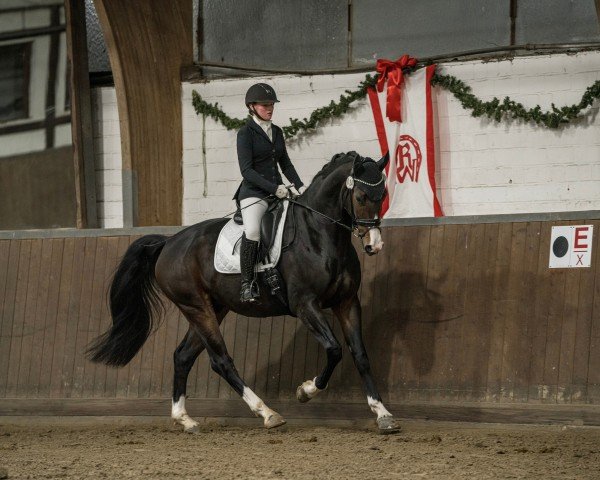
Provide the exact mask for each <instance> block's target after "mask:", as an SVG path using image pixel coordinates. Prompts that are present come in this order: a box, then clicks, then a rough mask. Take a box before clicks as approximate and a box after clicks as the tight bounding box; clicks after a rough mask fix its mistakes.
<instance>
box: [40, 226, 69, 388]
mask: <svg viewBox="0 0 600 480" xmlns="http://www.w3.org/2000/svg"><path fill="white" fill-rule="evenodd" d="M45 243H47V244H49V245H50V246H51V251H52V257H51V260H50V269H49V273H48V280H49V290H48V301H47V303H46V311H45V316H46V330H45V334H44V343H43V346H42V352H41V355H40V359H41V366H42V368H41V369H40V381H39V388H38V395H39V396H40V397H42V398H44V397H49V396H50V385H51V381H52V365H53V362H54V355H55V353H56V351H57V348H56V343H57V330H58V326H59V321H58V305H59V298H60V279H61V273H62V272H61V264H62V260H63V250H64V243H65V241H64V239H62V238H53V239H51V240H49V241H47V242H45Z"/></svg>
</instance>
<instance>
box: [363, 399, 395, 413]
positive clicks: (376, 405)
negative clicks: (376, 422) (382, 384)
mask: <svg viewBox="0 0 600 480" xmlns="http://www.w3.org/2000/svg"><path fill="white" fill-rule="evenodd" d="M367 402H368V403H369V407H371V411H372V412H373V413H375V414H376V415H377V418H381V417H391V416H392V414H391V413H390V412H388V411H387V408H385V407H384V406H383V403H381V402H380V401H379V400H375V399H374V398H372V397H367Z"/></svg>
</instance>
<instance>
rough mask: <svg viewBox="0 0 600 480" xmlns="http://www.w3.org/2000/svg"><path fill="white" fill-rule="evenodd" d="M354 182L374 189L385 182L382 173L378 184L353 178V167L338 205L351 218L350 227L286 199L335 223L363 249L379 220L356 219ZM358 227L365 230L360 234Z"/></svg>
mask: <svg viewBox="0 0 600 480" xmlns="http://www.w3.org/2000/svg"><path fill="white" fill-rule="evenodd" d="M356 182H359V183H362V184H364V185H367V186H369V187H376V186H378V185H381V183H384V182H385V175H384V174H383V173H382V174H381V179H380V180H379V181H378V182H375V183H369V182H366V181H364V180H361V179H360V178H355V177H354V167H353V168H352V171H351V172H350V175H349V176H348V178H347V179H346V189H345V191H344V193H342V195H340V203H341V204H342V209H343V210H344V211H345V212H346V213H348V215H349V216H350V218H351V223H350V225H346V224H345V223H344V222H342V221H341V219H337V220H336V219H335V218H332V217H330V216H329V215H325V214H324V213H322V212H319V211H318V210H315V209H314V208H312V207H309V206H308V205H305V204H303V203H300V202H298V201H297V200H296V199H294V198H288V201H289V202H290V203H293V204H294V205H298V206H300V207H302V208H305V209H307V210H309V211H311V212H313V213H316V214H317V215H321V216H322V217H324V218H326V219H327V220H329V221H330V222H332V223H335V224H337V225H339V226H340V227H342V228H344V229H346V230H348V231H349V232H350V233H351V234H352V235H353V236H355V237H356V238H360V240H361V242H362V243H363V247H364V238H365V237H366V236H367V234H368V233H369V231H371V230H372V229H374V228H377V229H379V228H380V226H381V218H358V217H357V216H356V213H355V211H354V202H353V200H352V196H353V195H352V194H353V193H354V187H355V183H356ZM348 194H349V195H350V210H348V206H347V205H346V204H347V201H346V196H347V195H348ZM359 227H365V228H366V229H367V230H366V231H365V232H364V233H360V230H359Z"/></svg>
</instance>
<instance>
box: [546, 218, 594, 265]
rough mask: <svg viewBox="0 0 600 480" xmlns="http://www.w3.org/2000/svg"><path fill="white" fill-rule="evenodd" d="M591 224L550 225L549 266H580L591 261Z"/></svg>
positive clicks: (592, 227) (592, 230) (592, 229)
mask: <svg viewBox="0 0 600 480" xmlns="http://www.w3.org/2000/svg"><path fill="white" fill-rule="evenodd" d="M593 233H594V226H593V225H573V226H569V227H552V234H551V237H550V262H549V267H550V268H581V267H589V266H590V265H591V263H592V235H593Z"/></svg>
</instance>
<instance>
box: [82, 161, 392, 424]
mask: <svg viewBox="0 0 600 480" xmlns="http://www.w3.org/2000/svg"><path fill="white" fill-rule="evenodd" d="M388 161H389V156H388V155H386V156H384V157H382V158H381V159H380V160H378V161H375V160H372V159H370V158H364V157H361V156H360V155H358V154H357V153H356V152H348V153H345V154H337V155H335V156H334V157H333V158H332V159H331V161H329V162H328V163H326V164H325V165H324V166H323V168H322V169H321V171H320V172H318V173H317V174H316V175H315V177H314V179H313V181H312V182H311V184H310V185H309V187H308V188H307V190H306V191H305V192H304V193H303V195H301V196H299V197H296V199H295V200H290V202H291V203H290V206H289V208H290V209H291V210H290V211H288V215H287V219H286V223H285V226H284V230H283V245H285V246H286V247H285V248H284V249H283V251H282V253H281V256H280V259H279V262H278V264H277V270H278V271H279V273H280V276H281V278H282V279H283V281H284V284H285V291H286V299H287V301H281V300H280V299H278V298H277V297H275V296H270V295H269V294H268V292H266V291H267V288H266V286H265V285H264V284H263V285H262V286H261V292H262V295H261V297H260V298H259V299H258V300H259V301H258V302H254V303H247V302H246V303H242V302H241V300H240V295H239V292H240V276H239V275H236V274H222V273H219V272H217V271H216V270H215V268H214V264H213V258H214V254H215V244H216V242H217V238H218V236H219V232H220V231H221V229H222V227H223V226H224V225H225V223H226V222H227V221H228V219H227V218H225V219H223V218H220V219H210V220H206V221H203V222H201V223H198V224H195V225H192V226H190V227H187V228H185V229H183V230H182V231H180V232H178V233H177V234H175V235H173V236H171V237H166V236H163V235H146V236H143V237H141V238H139V239H137V240H136V241H134V242H133V243H132V244H131V245H130V247H129V248H128V249H127V251H126V252H125V254H124V256H123V258H122V259H121V261H120V264H119V265H118V267H117V269H116V271H115V274H114V277H113V279H112V282H111V285H110V291H109V302H110V312H111V316H112V322H113V323H112V326H111V327H110V328H109V329H108V330H107V331H106V332H105V333H104V334H102V335H100V336H99V337H98V338H97V339H96V340H95V341H94V342H93V343H92V344H91V346H90V348H89V349H88V357H89V358H90V359H91V360H92V361H95V362H101V363H104V364H107V365H109V366H123V365H126V364H127V363H128V362H129V361H130V360H131V359H132V358H133V357H134V356H135V354H136V353H137V352H138V351H139V350H140V349H141V347H142V345H143V344H144V342H145V341H146V339H147V338H148V337H149V335H150V334H151V333H152V331H153V325H155V323H156V321H157V318H158V316H159V315H160V313H161V311H162V310H163V309H164V304H163V303H162V302H163V300H162V299H161V295H160V293H162V294H163V295H164V296H166V298H168V299H169V300H170V301H171V302H173V303H174V304H175V305H176V306H177V307H178V308H179V310H180V311H181V312H182V313H183V315H184V316H185V318H186V319H187V320H188V322H189V328H188V331H187V333H186V334H185V337H184V338H183V340H182V341H181V343H180V344H179V346H178V347H177V348H176V350H175V352H174V355H173V359H174V379H173V397H172V404H171V407H172V408H171V417H172V419H173V420H174V422H175V423H176V424H179V425H181V426H183V431H184V432H190V433H197V432H198V431H199V427H198V423H197V422H196V421H195V420H193V419H192V418H191V417H190V416H189V415H188V413H187V411H186V408H185V398H186V387H187V378H188V374H189V372H190V370H191V368H192V366H193V364H194V362H195V360H196V358H197V357H198V355H199V354H200V353H201V352H202V351H203V350H204V349H206V350H207V352H208V355H209V358H210V365H211V368H212V369H213V370H214V371H215V372H216V373H217V374H219V375H220V376H221V377H223V378H224V379H225V380H226V381H227V382H228V383H229V385H230V386H231V388H233V390H235V392H237V394H238V395H240V396H241V397H242V399H243V400H244V401H245V402H246V403H247V405H248V406H249V407H250V410H251V411H252V412H253V413H254V414H255V415H256V416H260V417H262V418H263V422H264V426H265V427H266V428H274V427H277V426H280V425H283V424H284V423H285V420H284V418H283V417H282V416H281V415H280V414H279V413H277V412H275V411H274V410H272V409H270V408H269V407H268V406H267V405H266V404H265V403H264V402H263V401H262V400H261V399H260V398H259V397H258V395H256V393H254V392H253V391H252V390H251V389H250V388H249V387H248V386H247V385H246V384H245V383H244V381H243V380H242V379H241V378H240V375H239V374H238V372H237V370H236V367H235V365H234V363H233V360H232V358H231V356H230V355H229V353H228V351H227V347H226V345H225V342H224V340H223V337H222V335H221V332H220V329H219V327H220V324H221V322H222V321H223V319H224V317H225V315H226V314H227V312H229V311H230V310H231V311H233V312H236V313H238V314H241V315H246V316H249V317H267V316H277V315H291V316H295V317H298V318H300V319H301V321H302V322H303V323H304V325H305V326H306V327H307V328H308V330H309V331H310V332H311V333H312V334H313V335H314V336H315V338H316V339H317V341H318V342H319V343H320V345H321V346H322V347H323V348H324V349H325V352H326V356H327V362H326V365H325V368H324V369H323V371H322V372H321V373H320V374H319V375H317V376H316V377H314V378H313V379H309V380H306V381H305V382H303V383H302V384H301V385H300V386H299V387H298V389H297V391H296V397H297V399H298V400H299V401H300V402H307V401H309V400H310V399H312V398H314V397H315V396H316V395H317V394H318V393H319V392H321V391H323V390H324V389H325V388H326V387H327V385H328V382H329V379H330V377H331V375H332V373H333V371H334V368H335V367H336V365H337V364H338V363H339V362H340V360H341V358H342V348H341V346H340V343H339V342H338V340H337V339H336V337H335V335H334V333H333V331H332V328H331V326H330V325H329V323H328V320H327V316H326V313H325V310H326V309H329V308H330V309H332V310H333V312H334V314H335V316H336V317H337V320H338V321H339V323H340V326H341V330H342V332H343V335H344V338H345V341H346V343H347V345H348V347H349V349H350V352H351V354H352V356H353V360H354V363H355V366H356V368H357V369H358V372H359V373H360V376H361V380H362V383H363V387H364V390H365V392H366V396H367V404H368V406H369V407H370V408H371V411H372V412H373V413H375V414H376V415H377V418H376V423H377V427H378V429H379V432H381V433H394V432H397V431H399V429H400V426H399V424H398V422H397V421H396V419H395V418H394V417H393V416H392V414H391V413H390V412H389V411H388V410H387V409H386V407H385V406H384V404H383V402H382V400H381V397H380V395H379V393H378V391H377V388H376V385H375V381H374V379H373V375H372V373H371V367H370V364H369V359H368V356H367V352H366V350H365V346H364V343H363V339H362V333H361V305H360V301H359V298H358V295H357V292H358V288H359V285H360V280H361V267H360V262H359V259H358V255H357V253H356V250H355V248H354V246H353V244H352V234H354V235H355V236H358V237H360V238H361V239H362V247H363V249H364V251H365V252H366V253H367V254H368V255H374V254H376V253H378V252H379V251H380V250H381V249H382V248H383V242H382V239H381V230H380V228H379V226H380V218H379V212H380V208H381V204H382V202H383V199H384V197H385V195H386V191H385V175H384V174H383V170H384V168H385V165H386V164H387V162H388ZM357 187H358V188H357ZM374 189H379V190H378V191H379V192H380V193H381V194H380V195H379V196H378V197H379V198H371V197H373V196H374V195H372V194H371V193H372V192H373V191H374ZM263 283H264V282H263Z"/></svg>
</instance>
